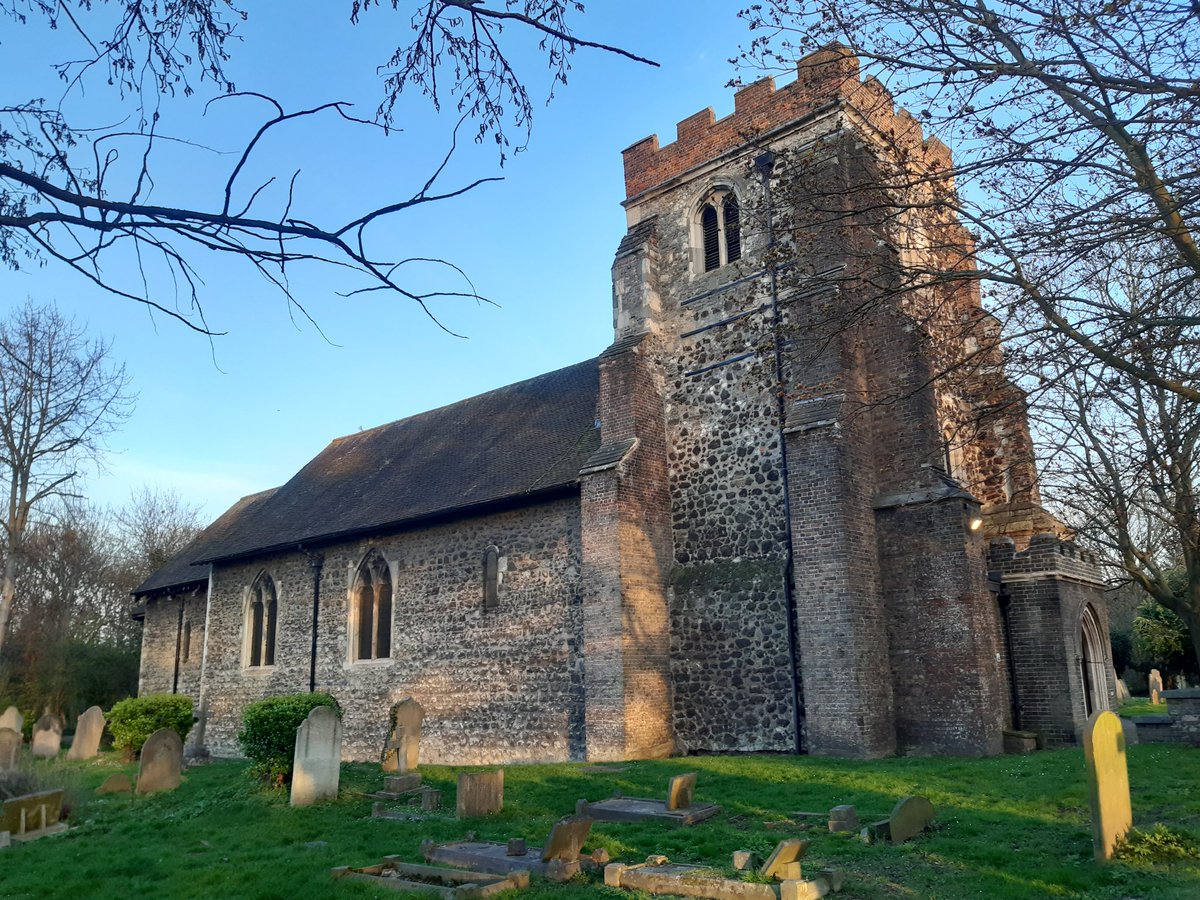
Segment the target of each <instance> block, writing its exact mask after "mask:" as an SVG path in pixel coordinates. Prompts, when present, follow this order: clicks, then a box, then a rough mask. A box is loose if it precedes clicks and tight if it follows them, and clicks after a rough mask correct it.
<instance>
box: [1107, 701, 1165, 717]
mask: <svg viewBox="0 0 1200 900" xmlns="http://www.w3.org/2000/svg"><path fill="white" fill-rule="evenodd" d="M1166 714H1167V704H1166V703H1160V704H1158V706H1155V705H1154V704H1153V703H1151V702H1150V698H1149V697H1130V698H1129V699H1128V700H1126V701H1125V702H1124V703H1122V704H1121V708H1120V709H1118V710H1117V715H1119V716H1124V717H1125V718H1127V719H1129V718H1132V717H1134V716H1165V715H1166Z"/></svg>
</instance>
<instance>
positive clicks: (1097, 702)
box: [1079, 604, 1108, 716]
mask: <svg viewBox="0 0 1200 900" xmlns="http://www.w3.org/2000/svg"><path fill="white" fill-rule="evenodd" d="M1080 630H1081V634H1080V639H1079V646H1080V654H1081V655H1080V657H1079V669H1080V676H1081V678H1082V682H1083V708H1084V713H1085V715H1088V716H1090V715H1091V714H1092V713H1094V712H1098V711H1099V710H1103V709H1108V658H1107V654H1106V653H1105V648H1106V647H1107V644H1108V642H1107V641H1105V640H1104V632H1103V631H1102V630H1101V628H1100V618H1099V617H1098V616H1097V615H1096V610H1094V609H1092V606H1091V604H1088V605H1086V606H1084V608H1083V616H1082V620H1081V622H1080Z"/></svg>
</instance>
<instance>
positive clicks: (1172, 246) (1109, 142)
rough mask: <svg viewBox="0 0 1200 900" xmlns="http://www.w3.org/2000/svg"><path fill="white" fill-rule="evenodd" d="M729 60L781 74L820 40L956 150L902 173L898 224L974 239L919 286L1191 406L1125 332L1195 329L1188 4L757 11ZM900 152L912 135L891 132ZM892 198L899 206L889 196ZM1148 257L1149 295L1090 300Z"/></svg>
mask: <svg viewBox="0 0 1200 900" xmlns="http://www.w3.org/2000/svg"><path fill="white" fill-rule="evenodd" d="M742 15H743V17H744V18H746V19H747V20H748V22H749V23H750V26H751V28H752V30H753V31H754V32H755V36H754V38H753V39H752V41H751V43H750V45H749V46H748V47H747V48H745V50H744V52H743V54H742V56H741V57H740V62H741V63H742V64H743V65H745V66H747V67H748V68H749V69H751V70H753V69H755V68H764V69H767V70H772V69H774V68H776V67H778V66H780V65H788V66H794V62H793V60H794V59H795V58H796V57H797V56H798V55H801V54H804V53H807V52H808V51H810V50H813V49H816V48H817V47H819V46H822V45H825V44H826V43H827V42H830V41H841V42H844V43H845V44H848V45H849V47H850V49H851V50H852V51H853V53H854V54H855V55H856V56H857V57H858V58H859V59H860V60H861V61H862V63H863V68H864V70H865V72H864V74H867V73H870V74H872V75H875V76H877V77H879V78H880V79H882V80H883V81H884V82H886V84H887V86H888V88H890V90H891V93H892V94H893V95H894V97H895V100H896V103H897V104H898V105H902V106H905V107H907V108H908V109H909V110H911V112H912V114H913V115H914V116H915V117H916V121H914V122H912V123H911V125H910V126H909V128H908V130H909V131H911V132H914V133H918V131H919V128H920V125H918V122H919V123H920V124H921V125H924V127H925V128H926V129H927V130H928V131H930V132H932V133H933V134H936V135H937V136H938V137H940V138H942V139H943V140H944V141H946V143H948V144H950V145H951V146H952V147H954V148H955V161H954V166H953V169H952V170H950V171H944V172H942V171H939V172H928V171H921V170H920V169H919V168H918V167H908V168H905V167H897V172H896V174H897V176H898V177H897V179H896V180H895V183H894V184H893V185H892V187H893V189H894V193H895V196H896V197H899V198H900V200H899V202H897V203H896V208H897V209H898V210H899V213H898V215H900V216H903V215H904V214H905V208H906V205H907V207H908V208H909V209H911V208H929V207H933V208H941V209H943V210H945V212H946V214H947V215H950V216H955V217H957V218H958V219H959V220H961V221H963V222H964V223H966V224H967V225H968V226H969V227H970V228H972V229H973V231H974V232H975V237H976V243H975V245H974V246H969V245H963V246H955V245H953V244H947V245H946V247H945V248H944V249H945V250H946V251H947V252H945V253H942V254H940V255H939V257H938V258H940V259H941V260H942V262H943V265H941V266H940V267H931V268H930V269H929V270H928V271H926V272H925V273H924V275H925V276H926V278H925V281H926V283H928V282H929V281H934V280H943V281H954V280H962V279H965V278H979V279H982V280H983V281H984V283H985V290H986V293H987V297H988V299H989V301H990V305H991V310H992V311H993V312H994V313H996V314H997V315H999V316H1000V317H1001V318H1002V319H1004V321H1005V324H1006V325H1012V324H1013V323H1015V326H1016V329H1017V330H1018V331H1020V332H1026V331H1030V330H1035V329H1040V328H1046V329H1050V330H1053V331H1054V332H1056V333H1058V334H1060V335H1062V336H1063V337H1064V338H1065V339H1066V341H1067V347H1068V348H1069V350H1070V351H1071V352H1072V353H1073V354H1081V355H1082V356H1083V357H1084V358H1086V359H1089V360H1096V361H1098V362H1099V363H1101V364H1103V365H1104V366H1105V367H1106V368H1108V369H1110V370H1114V371H1117V372H1120V373H1123V374H1125V375H1128V376H1129V377H1131V378H1136V379H1138V380H1139V381H1143V382H1147V383H1150V384H1155V385H1157V386H1158V387H1161V388H1163V389H1166V390H1169V391H1173V392H1176V393H1178V394H1180V396H1182V397H1186V398H1187V399H1189V400H1191V401H1193V402H1195V401H1198V400H1200V385H1198V384H1197V380H1196V377H1195V373H1194V372H1183V373H1177V374H1168V373H1166V372H1164V371H1161V370H1159V369H1156V368H1154V367H1149V366H1147V365H1145V363H1144V362H1143V361H1142V360H1141V359H1140V358H1139V357H1138V356H1137V355H1136V354H1134V353H1131V352H1129V351H1130V348H1129V345H1128V344H1127V343H1125V341H1124V335H1126V334H1129V333H1136V332H1137V331H1138V330H1140V329H1142V328H1154V327H1158V326H1160V325H1166V326H1171V325H1179V326H1193V325H1195V324H1197V322H1200V314H1198V311H1197V309H1196V308H1195V306H1194V305H1190V304H1189V303H1187V302H1181V301H1183V300H1187V299H1190V298H1191V296H1192V294H1191V290H1192V286H1193V285H1194V283H1195V281H1196V279H1197V277H1198V276H1200V249H1198V247H1197V243H1196V222H1195V216H1196V200H1197V197H1198V196H1200V129H1197V128H1196V113H1197V107H1198V104H1200V93H1198V92H1197V89H1196V85H1197V83H1200V27H1198V26H1200V12H1198V11H1197V8H1196V6H1195V4H1193V3H1188V2H1183V0H1178V2H1176V0H1151V2H1147V3H1138V4H1120V3H1117V4H1103V5H1101V4H1093V3H1089V2H1084V0H1042V2H1038V3H1033V4H1030V3H1025V2H1017V0H934V2H926V0H850V2H844V0H767V2H764V3H761V4H756V5H754V6H752V7H749V8H748V9H745V10H743V12H742ZM890 137H892V138H893V139H895V140H897V143H898V144H901V145H903V143H904V139H906V138H907V139H909V140H911V138H912V134H908V135H900V134H896V135H892V136H890ZM894 199H895V198H894ZM1114 243H1120V244H1122V245H1126V246H1127V245H1131V244H1132V245H1153V246H1154V247H1155V248H1156V249H1155V251H1154V253H1153V260H1154V265H1155V266H1156V267H1157V269H1158V270H1157V272H1156V273H1155V277H1156V284H1157V286H1158V292H1157V293H1156V295H1155V296H1154V297H1153V298H1145V303H1144V304H1143V305H1140V306H1139V307H1137V308H1136V309H1133V308H1131V307H1129V306H1128V305H1125V304H1121V303H1114V302H1113V301H1112V298H1111V297H1110V296H1108V295H1107V294H1106V292H1105V291H1104V290H1103V288H1102V285H1103V279H1104V275H1105V266H1106V265H1107V262H1106V261H1105V259H1104V258H1103V256H1104V254H1103V253H1102V252H1101V251H1102V250H1103V248H1105V247H1106V246H1108V245H1110V244H1114Z"/></svg>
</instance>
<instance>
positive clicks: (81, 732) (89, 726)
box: [67, 706, 105, 759]
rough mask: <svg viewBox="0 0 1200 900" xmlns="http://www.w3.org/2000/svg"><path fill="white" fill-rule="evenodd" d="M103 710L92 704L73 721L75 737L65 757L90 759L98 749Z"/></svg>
mask: <svg viewBox="0 0 1200 900" xmlns="http://www.w3.org/2000/svg"><path fill="white" fill-rule="evenodd" d="M104 723H105V719H104V710H102V709H101V708H100V707H98V706H93V707H92V708H91V709H89V710H88V711H87V712H85V713H84V714H83V715H81V716H80V717H79V721H77V722H76V723H75V738H74V740H72V741H71V749H70V750H68V751H67V759H91V758H92V757H93V756H95V755H96V753H97V752H99V750H100V738H101V736H102V735H103V734H104Z"/></svg>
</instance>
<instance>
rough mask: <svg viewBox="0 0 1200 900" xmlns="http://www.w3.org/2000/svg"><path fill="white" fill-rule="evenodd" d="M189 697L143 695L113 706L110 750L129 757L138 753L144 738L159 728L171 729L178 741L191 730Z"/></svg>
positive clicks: (191, 718) (110, 721)
mask: <svg viewBox="0 0 1200 900" xmlns="http://www.w3.org/2000/svg"><path fill="white" fill-rule="evenodd" d="M194 721H195V719H194V718H193V717H192V698H191V697H186V696H183V695H181V694H147V695H146V696H145V697H130V698H128V699H126V700H120V701H118V702H117V703H115V704H113V708H112V709H111V710H109V712H108V730H109V732H110V733H111V734H112V736H113V747H115V748H116V749H117V750H124V751H125V752H126V754H128V755H129V756H133V755H134V754H136V753H139V752H140V751H141V749H142V744H144V743H146V739H147V738H148V737H150V735H152V734H154V732H156V731H158V729H160V728H173V729H174V730H175V731H176V732H178V733H179V739H180V740H186V739H187V735H188V732H189V731H191V729H192V723H193V722H194Z"/></svg>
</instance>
